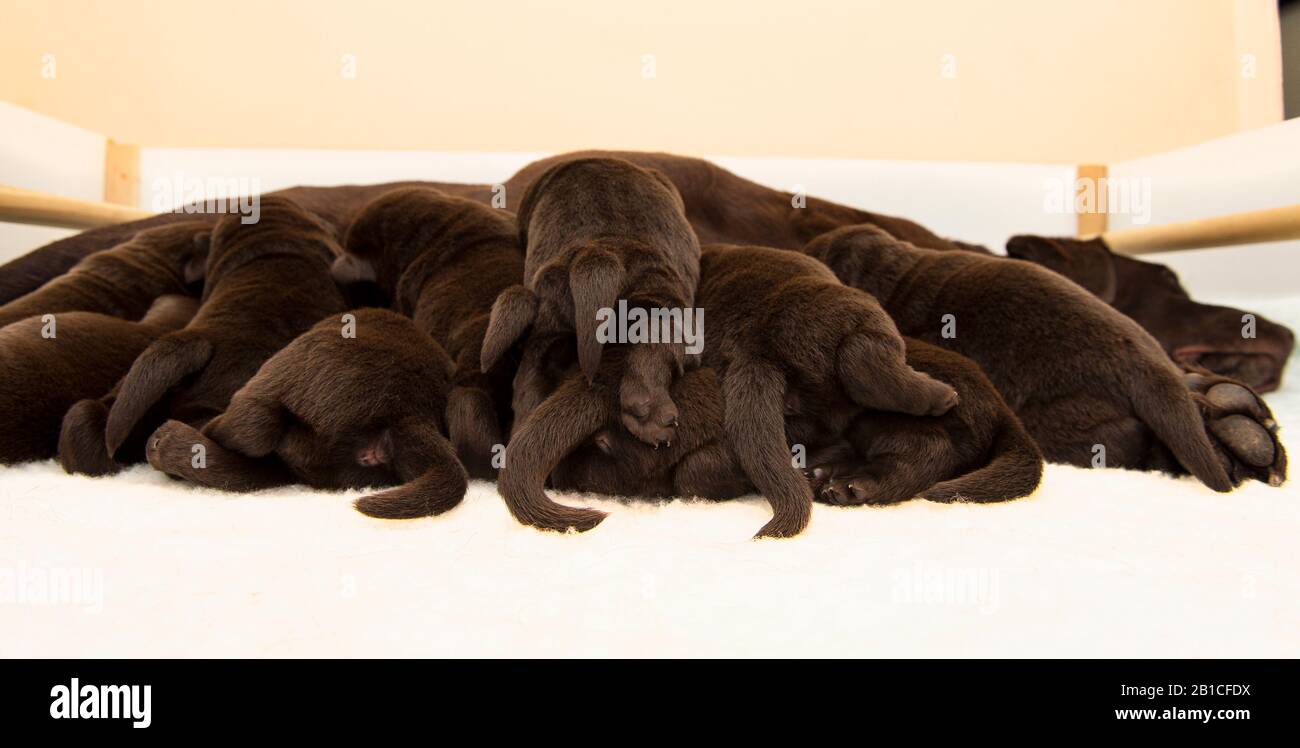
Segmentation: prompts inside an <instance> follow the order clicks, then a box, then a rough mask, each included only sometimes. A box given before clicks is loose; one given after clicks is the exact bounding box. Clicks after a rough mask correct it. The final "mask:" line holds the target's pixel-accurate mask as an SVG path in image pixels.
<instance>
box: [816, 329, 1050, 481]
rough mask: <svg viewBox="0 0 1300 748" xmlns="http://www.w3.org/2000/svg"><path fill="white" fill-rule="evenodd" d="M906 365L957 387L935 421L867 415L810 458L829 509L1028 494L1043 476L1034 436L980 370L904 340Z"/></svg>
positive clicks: (962, 359)
mask: <svg viewBox="0 0 1300 748" xmlns="http://www.w3.org/2000/svg"><path fill="white" fill-rule="evenodd" d="M903 341H904V342H905V343H906V344H907V363H908V365H909V366H911V367H912V368H913V369H916V370H917V371H921V372H925V373H926V374H929V375H930V376H932V377H935V378H936V379H941V380H942V381H944V382H948V383H950V384H952V385H953V387H955V388H956V389H957V392H958V394H959V395H960V401H959V402H958V403H957V406H956V407H954V408H953V409H952V410H950V411H948V412H947V413H945V414H944V415H942V416H938V417H917V416H909V415H906V414H902V413H887V412H882V411H867V412H864V413H862V414H861V415H859V416H858V417H857V418H855V419H854V421H853V422H852V423H851V424H850V425H849V427H848V429H847V431H846V432H845V434H844V438H843V440H842V441H841V442H840V443H839V444H837V445H834V446H833V447H831V448H829V449H825V450H822V451H821V452H820V453H819V454H815V455H811V456H810V465H809V469H808V471H807V472H808V476H809V480H810V481H811V482H812V484H813V490H814V492H815V494H816V496H817V498H818V499H820V500H821V501H824V502H826V503H829V504H841V505H844V504H886V503H892V502H896V501H902V500H905V499H909V498H911V497H913V496H918V495H919V496H923V497H925V498H927V499H930V500H931V501H944V502H948V501H975V502H991V501H1007V500H1009V499H1015V498H1019V497H1021V496H1028V495H1029V494H1031V493H1033V492H1034V489H1036V488H1037V487H1038V483H1039V481H1040V480H1041V479H1042V475H1043V456H1042V454H1041V453H1040V452H1039V450H1038V445H1037V444H1035V443H1034V440H1033V438H1032V437H1030V436H1029V434H1028V432H1026V431H1025V427H1024V426H1023V425H1021V423H1020V419H1019V418H1016V414H1015V413H1013V412H1011V408H1010V407H1008V406H1007V404H1006V401H1005V400H1003V399H1002V396H1001V395H999V394H998V391H997V390H996V389H995V388H994V387H993V383H992V382H990V381H989V380H988V377H986V376H984V372H982V371H980V368H979V366H977V365H976V364H975V362H974V361H971V360H970V359H968V358H966V357H965V356H961V355H958V354H956V353H953V352H951V351H945V350H944V349H942V348H939V347H937V346H933V345H930V344H928V343H924V342H922V341H920V340H916V339H915V338H904V339H903Z"/></svg>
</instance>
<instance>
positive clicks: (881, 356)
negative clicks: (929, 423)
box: [835, 332, 958, 416]
mask: <svg viewBox="0 0 1300 748" xmlns="http://www.w3.org/2000/svg"><path fill="white" fill-rule="evenodd" d="M835 366H836V373H837V374H838V375H839V378H840V382H841V383H842V384H843V385H844V389H845V391H846V392H847V393H848V395H849V397H850V398H851V399H852V400H853V401H854V402H855V403H857V404H859V405H861V406H863V407H866V408H871V409H873V410H887V411H895V412H898V413H906V414H908V415H913V416H939V415H943V414H944V413H947V412H948V411H949V410H952V408H953V406H955V405H956V404H957V400H958V397H957V390H955V389H953V388H952V387H951V386H950V385H948V384H945V383H944V382H940V381H938V380H937V379H934V378H933V377H931V376H930V375H928V374H923V373H921V372H919V371H916V370H915V369H913V368H912V367H910V366H908V365H907V360H906V359H905V358H904V352H903V344H902V341H901V340H899V341H894V340H892V339H889V338H885V337H884V336H882V335H873V334H869V333H864V332H854V333H850V334H849V335H848V336H847V337H846V338H845V339H844V340H843V341H842V342H841V343H840V347H839V351H838V352H837V354H836V357H835Z"/></svg>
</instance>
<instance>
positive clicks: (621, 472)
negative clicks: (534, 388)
mask: <svg viewBox="0 0 1300 748" xmlns="http://www.w3.org/2000/svg"><path fill="white" fill-rule="evenodd" d="M568 344H569V346H572V345H573V342H572V340H570V341H569V343H568ZM576 356H577V354H576V351H575V352H574V355H573V363H572V364H571V366H570V368H569V370H568V371H567V372H566V373H565V374H564V375H563V376H561V377H560V378H559V383H558V386H557V387H556V389H555V390H554V391H553V392H550V393H548V396H547V397H545V398H543V399H542V401H541V402H540V403H539V404H538V405H537V407H536V408H534V409H533V411H532V412H531V413H529V415H528V417H527V418H525V419H521V420H519V421H517V422H516V429H515V432H514V434H513V435H512V436H511V439H510V445H509V447H508V448H507V451H506V460H505V464H504V466H503V467H502V468H501V473H500V477H499V479H498V481H497V491H498V492H499V493H500V494H501V497H502V498H503V499H505V502H506V506H507V507H508V508H509V509H510V513H511V514H513V515H514V517H515V519H517V520H519V521H520V522H522V523H523V524H526V525H531V526H533V527H536V528H538V529H542V530H557V531H565V530H576V531H578V532H583V531H586V530H590V529H591V528H593V527H595V526H596V525H598V524H600V522H601V520H603V519H604V518H605V513H604V512H601V511H597V510H595V509H589V508H577V507H570V506H565V505H563V504H559V503H556V502H555V501H553V500H552V499H551V498H550V497H549V496H547V495H546V481H547V477H548V476H552V472H553V471H555V474H554V476H553V477H554V479H555V485H556V487H557V488H571V489H576V490H584V491H600V492H603V493H610V494H618V495H632V496H647V497H648V496H656V497H668V496H709V497H713V498H734V497H736V496H742V495H744V494H746V493H749V492H750V491H752V490H753V488H752V486H751V485H750V483H749V481H748V480H747V479H746V478H745V475H744V473H743V472H742V471H741V470H740V468H739V465H738V463H737V462H736V461H735V460H734V459H733V458H732V456H731V451H730V449H729V448H728V447H727V446H726V444H725V443H724V441H723V440H722V437H723V428H722V405H721V399H722V398H721V396H720V395H721V392H720V390H719V388H718V383H717V379H716V377H715V376H714V373H713V370H712V369H703V368H696V369H692V370H689V371H686V372H684V373H683V375H682V376H680V377H678V378H676V379H675V380H674V381H673V383H672V384H671V385H670V396H671V397H672V398H673V400H674V401H675V402H676V403H677V404H678V405H679V407H681V408H682V409H683V410H682V413H683V416H684V417H683V419H682V422H681V424H680V425H679V427H678V429H677V432H676V435H675V437H676V438H674V439H673V440H672V443H670V444H667V445H665V446H659V445H655V446H650V445H647V444H645V443H644V442H642V441H640V440H639V439H636V438H635V437H632V436H630V435H627V430H626V428H625V427H624V426H623V418H622V414H621V406H620V394H619V393H620V390H621V383H622V380H623V377H624V373H625V369H626V368H627V366H628V365H629V358H630V356H631V346H612V347H611V348H610V350H609V351H607V352H606V353H605V355H604V356H603V358H602V361H601V364H600V367H599V369H598V370H597V372H596V376H595V377H594V378H593V379H591V381H588V380H587V377H586V374H585V373H584V372H583V371H582V370H581V367H579V366H578V364H577V362H576ZM630 445H634V446H630Z"/></svg>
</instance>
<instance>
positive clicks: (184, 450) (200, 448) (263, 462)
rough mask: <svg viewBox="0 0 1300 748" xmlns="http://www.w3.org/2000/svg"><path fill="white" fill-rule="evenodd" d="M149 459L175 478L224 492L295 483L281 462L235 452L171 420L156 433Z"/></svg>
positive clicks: (148, 445) (149, 444) (150, 443)
mask: <svg viewBox="0 0 1300 748" xmlns="http://www.w3.org/2000/svg"><path fill="white" fill-rule="evenodd" d="M145 459H146V460H148V462H149V464H150V465H151V466H153V468H154V469H155V470H158V471H160V472H163V473H166V474H167V475H170V476H172V477H174V478H180V479H182V480H187V481H190V482H191V483H197V484H199V485H202V486H207V487H209V488H216V489H220V490H222V491H238V492H246V491H257V490H260V489H264V488H274V487H276V486H284V485H288V484H290V483H293V482H294V480H293V477H292V476H291V475H290V474H289V471H288V470H287V469H286V468H285V467H284V465H283V464H281V463H280V461H279V460H276V459H274V458H268V459H253V458H250V457H246V456H244V455H241V454H239V453H237V452H232V451H230V450H228V449H226V448H225V447H223V446H221V445H220V444H218V443H217V442H215V441H213V440H212V439H210V438H209V437H207V436H205V435H204V434H202V433H200V432H199V431H197V430H196V429H195V428H194V427H193V426H190V425H188V424H185V423H181V422H180V421H168V422H166V423H164V424H163V425H162V426H159V427H158V429H157V430H156V431H154V433H153V435H151V436H150V437H149V439H148V441H147V442H146V444H145Z"/></svg>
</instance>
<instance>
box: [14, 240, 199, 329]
mask: <svg viewBox="0 0 1300 748" xmlns="http://www.w3.org/2000/svg"><path fill="white" fill-rule="evenodd" d="M211 232H212V227H211V226H208V225H207V224H205V223H201V222H198V221H186V222H184V223H174V224H170V225H168V226H161V227H158V228H153V229H147V230H145V231H141V232H140V233H138V234H136V235H135V237H134V238H132V239H131V240H130V241H127V242H124V243H122V244H119V245H118V246H116V247H114V248H112V249H110V250H107V251H105V252H100V253H98V254H94V255H91V256H89V257H87V258H86V259H84V260H82V261H81V262H79V263H77V264H76V265H75V266H74V267H73V268H72V269H71V270H69V271H68V272H67V274H65V275H60V276H58V277H57V278H55V279H53V280H51V281H50V282H49V283H46V284H45V285H43V286H41V287H40V288H38V289H36V290H35V291H32V292H31V293H29V294H27V295H25V296H22V297H19V298H17V299H14V300H13V301H11V302H9V303H8V304H5V305H3V306H0V327H4V326H5V325H7V324H10V323H11V322H17V321H18V320H20V319H26V318H28V317H38V316H40V315H42V314H58V313H59V312H72V311H83V312H99V313H101V314H108V315H111V316H113V317H121V318H122V319H131V320H135V319H140V316H141V315H143V314H144V313H145V311H146V310H148V309H149V305H150V304H152V303H153V300H154V299H156V298H158V297H159V296H163V295H166V294H188V293H190V292H191V291H195V290H197V289H194V288H192V287H193V286H194V285H195V284H197V283H198V282H199V281H201V280H203V272H204V263H205V262H206V260H207V254H208V235H209V234H210V233H211Z"/></svg>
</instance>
